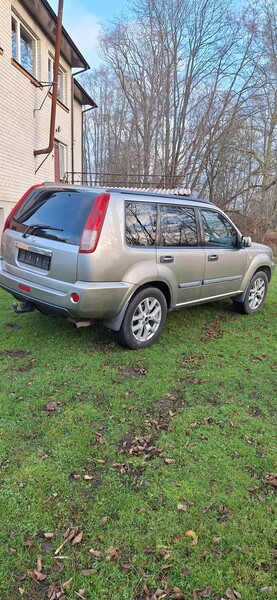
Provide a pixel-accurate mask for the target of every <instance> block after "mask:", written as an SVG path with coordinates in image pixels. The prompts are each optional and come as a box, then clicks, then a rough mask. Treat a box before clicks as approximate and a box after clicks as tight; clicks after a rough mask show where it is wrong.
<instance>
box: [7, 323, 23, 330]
mask: <svg viewBox="0 0 277 600" xmlns="http://www.w3.org/2000/svg"><path fill="white" fill-rule="evenodd" d="M6 327H7V329H20V328H21V326H20V325H19V323H6Z"/></svg>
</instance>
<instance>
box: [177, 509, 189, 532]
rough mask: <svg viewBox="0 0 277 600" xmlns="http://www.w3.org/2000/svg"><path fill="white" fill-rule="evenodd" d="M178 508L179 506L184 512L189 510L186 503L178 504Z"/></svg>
mask: <svg viewBox="0 0 277 600" xmlns="http://www.w3.org/2000/svg"><path fill="white" fill-rule="evenodd" d="M177 508H178V510H181V511H183V512H187V510H188V509H187V506H186V505H185V504H177ZM186 535H187V534H186Z"/></svg>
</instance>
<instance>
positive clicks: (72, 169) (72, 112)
mask: <svg viewBox="0 0 277 600" xmlns="http://www.w3.org/2000/svg"><path fill="white" fill-rule="evenodd" d="M85 71H87V69H86V68H85V69H81V70H80V71H77V73H72V75H71V183H74V77H76V75H80V74H81V73H84V72H85Z"/></svg>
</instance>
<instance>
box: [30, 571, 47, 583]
mask: <svg viewBox="0 0 277 600" xmlns="http://www.w3.org/2000/svg"><path fill="white" fill-rule="evenodd" d="M33 573H34V575H35V578H36V580H37V581H44V579H46V575H45V574H44V573H41V572H40V571H36V569H34V571H33Z"/></svg>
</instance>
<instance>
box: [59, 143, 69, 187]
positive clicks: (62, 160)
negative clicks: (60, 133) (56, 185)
mask: <svg viewBox="0 0 277 600" xmlns="http://www.w3.org/2000/svg"><path fill="white" fill-rule="evenodd" d="M66 164H67V146H66V145H65V144H62V143H61V142H59V170H60V180H61V181H63V180H64V176H65V174H66V170H67V169H66Z"/></svg>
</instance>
